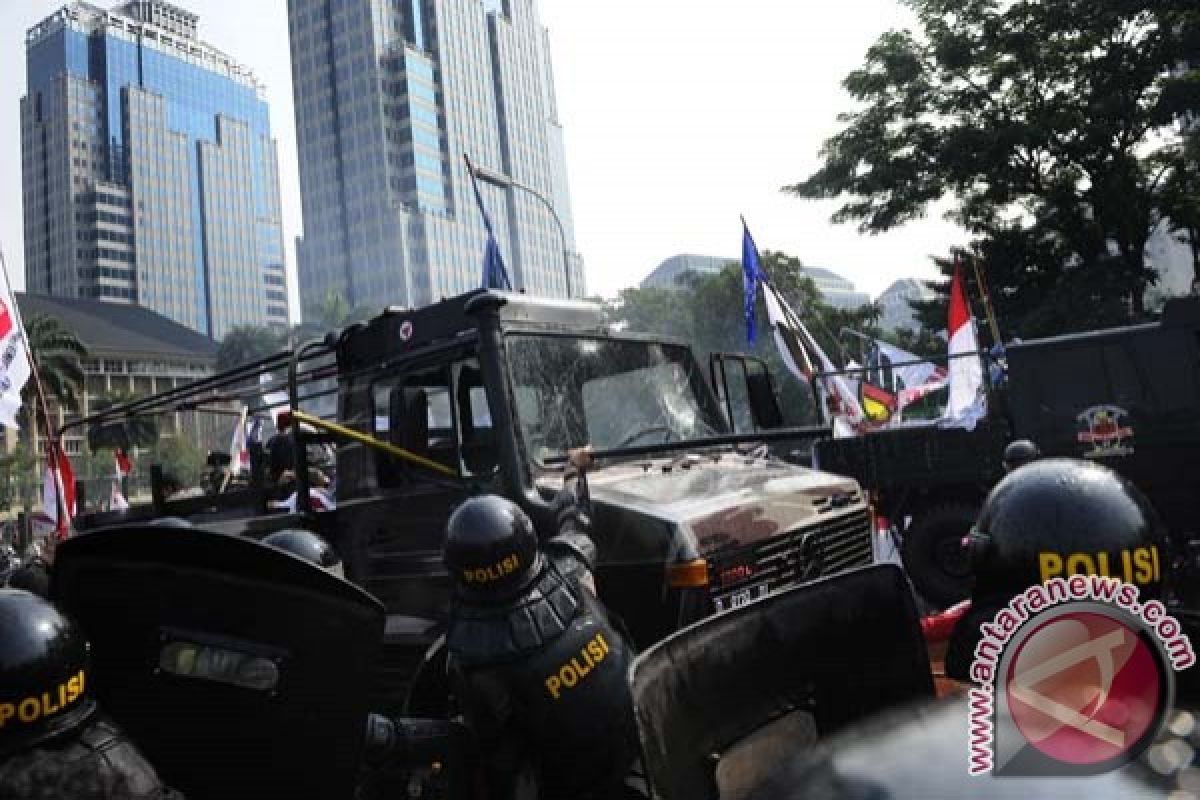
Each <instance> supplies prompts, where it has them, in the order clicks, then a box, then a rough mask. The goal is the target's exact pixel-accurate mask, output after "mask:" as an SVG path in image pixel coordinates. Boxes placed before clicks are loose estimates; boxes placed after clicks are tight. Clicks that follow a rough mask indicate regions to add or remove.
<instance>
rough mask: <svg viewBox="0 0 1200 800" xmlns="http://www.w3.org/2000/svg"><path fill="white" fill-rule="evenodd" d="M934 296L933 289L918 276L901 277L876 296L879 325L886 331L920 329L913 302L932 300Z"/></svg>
mask: <svg viewBox="0 0 1200 800" xmlns="http://www.w3.org/2000/svg"><path fill="white" fill-rule="evenodd" d="M933 297H934V292H933V290H932V289H930V288H929V287H928V286H926V285H925V284H924V283H923V282H922V281H919V280H917V279H916V278H901V279H900V280H898V281H895V282H893V283H892V285H891V286H889V287H887V288H886V289H884V290H883V291H882V292H880V293H879V297H877V298H875V305H876V306H877V307H878V308H879V327H881V328H883V329H884V330H885V331H894V330H898V329H900V328H907V329H908V330H913V331H915V330H918V329H919V328H920V327H921V325H920V323H919V322H917V315H916V312H915V311H914V310H913V307H912V303H913V302H916V301H926V300H932V299H933Z"/></svg>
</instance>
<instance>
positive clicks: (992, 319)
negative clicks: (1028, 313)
mask: <svg viewBox="0 0 1200 800" xmlns="http://www.w3.org/2000/svg"><path fill="white" fill-rule="evenodd" d="M970 261H971V269H972V270H974V271H975V283H976V284H977V285H978V286H979V296H980V298H982V300H983V311H984V313H985V314H987V319H988V329H989V330H991V332H992V344H993V345H996V344H1002V342H1001V341H1000V326H999V325H997V324H996V311H995V310H994V309H993V308H992V293H991V292H989V291H988V287H987V282H986V281H985V280H984V279H983V270H981V269H980V268H979V259H977V258H974V257H972V258H971V259H970Z"/></svg>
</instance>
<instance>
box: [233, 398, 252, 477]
mask: <svg viewBox="0 0 1200 800" xmlns="http://www.w3.org/2000/svg"><path fill="white" fill-rule="evenodd" d="M248 411H249V409H248V408H246V407H245V406H243V407H242V414H241V416H240V417H238V423H237V425H235V426H234V427H233V438H232V439H230V440H229V473H230V474H231V475H237V474H238V473H239V472H241V471H242V470H243V469H250V450H249V448H247V447H246V414H247V412H248Z"/></svg>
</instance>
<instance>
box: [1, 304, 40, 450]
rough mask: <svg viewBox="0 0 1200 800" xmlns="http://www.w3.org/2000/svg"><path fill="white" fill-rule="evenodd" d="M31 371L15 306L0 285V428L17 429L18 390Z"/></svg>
mask: <svg viewBox="0 0 1200 800" xmlns="http://www.w3.org/2000/svg"><path fill="white" fill-rule="evenodd" d="M32 371H33V370H32V368H31V366H30V364H29V351H28V349H26V346H25V329H24V327H23V326H22V325H21V318H20V313H19V311H18V310H17V306H16V302H15V301H14V300H13V296H12V294H11V293H10V292H9V291H8V288H7V284H5V285H0V425H3V426H4V427H6V428H16V427H17V412H18V411H20V410H21V389H22V388H24V386H25V384H26V382H27V381H28V380H29V376H30V374H32Z"/></svg>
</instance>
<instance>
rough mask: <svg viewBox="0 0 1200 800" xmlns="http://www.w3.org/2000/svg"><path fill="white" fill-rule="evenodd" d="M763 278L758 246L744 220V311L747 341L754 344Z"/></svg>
mask: <svg viewBox="0 0 1200 800" xmlns="http://www.w3.org/2000/svg"><path fill="white" fill-rule="evenodd" d="M762 279H763V274H762V268H761V267H760V266H759V264H758V248H757V247H756V246H755V244H754V239H753V238H752V237H751V236H750V229H749V228H748V227H746V221H745V220H742V313H743V314H745V316H746V341H747V342H749V343H750V344H754V340H755V338H756V335H757V330H756V325H755V318H754V317H755V315H754V304H755V300H756V299H757V298H758V284H759V282H760V281H761V280H762Z"/></svg>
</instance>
